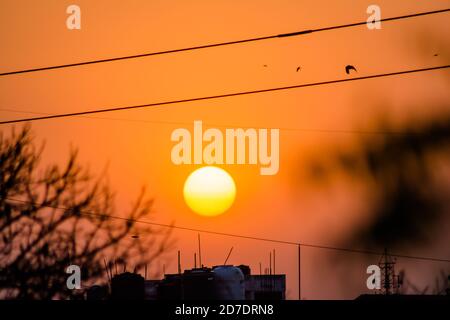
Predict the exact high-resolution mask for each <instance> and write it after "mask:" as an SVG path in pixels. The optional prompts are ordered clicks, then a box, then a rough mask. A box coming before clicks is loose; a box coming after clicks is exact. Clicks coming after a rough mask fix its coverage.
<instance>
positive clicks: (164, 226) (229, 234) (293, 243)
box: [4, 198, 450, 262]
mask: <svg viewBox="0 0 450 320" xmlns="http://www.w3.org/2000/svg"><path fill="white" fill-rule="evenodd" d="M4 199H6V200H10V201H15V202H21V203H26V204H32V205H36V206H41V207H46V208H52V209H57V210H63V211H71V209H68V208H64V207H59V206H51V205H44V204H39V203H35V202H31V201H25V200H20V199H14V198H4ZM80 214H82V215H85V216H91V217H96V218H101V219H104V218H111V219H115V220H122V221H129V222H134V223H142V224H147V225H152V226H158V227H163V228H172V229H178V230H185V231H192V232H197V233H205V234H212V235H218V236H226V237H233V238H241V239H247V240H256V241H264V242H271V243H278V244H285V245H294V246H302V247H309V248H315V249H324V250H333V251H341V252H349V253H359V254H367V255H377V256H381V255H383V253H382V252H376V251H369V250H357V249H350V248H340V247H332V246H323V245H316V244H310V243H302V242H294V241H285V240H277V239H269V238H262V237H256V236H246V235H240V234H233V233H225V232H218V231H211V230H204V229H197V228H189V227H182V226H175V225H173V224H164V223H157V222H150V221H145V220H137V219H130V218H124V217H118V216H113V215H106V214H99V213H93V212H89V211H80ZM389 255H390V256H393V257H398V258H405V259H414V260H425V261H434V262H450V259H443V258H435V257H423V256H412V255H404V254H389Z"/></svg>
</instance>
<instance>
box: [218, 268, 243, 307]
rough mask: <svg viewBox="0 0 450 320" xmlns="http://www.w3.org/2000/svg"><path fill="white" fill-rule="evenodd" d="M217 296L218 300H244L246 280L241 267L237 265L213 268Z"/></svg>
mask: <svg viewBox="0 0 450 320" xmlns="http://www.w3.org/2000/svg"><path fill="white" fill-rule="evenodd" d="M213 273H214V289H215V296H216V298H217V299H218V300H244V299H245V282H244V274H243V273H242V271H241V269H239V268H238V267H235V266H217V267H214V268H213Z"/></svg>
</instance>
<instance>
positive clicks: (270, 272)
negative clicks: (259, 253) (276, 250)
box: [269, 252, 272, 275]
mask: <svg viewBox="0 0 450 320" xmlns="http://www.w3.org/2000/svg"><path fill="white" fill-rule="evenodd" d="M269 275H272V252H269Z"/></svg>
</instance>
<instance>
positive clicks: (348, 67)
mask: <svg viewBox="0 0 450 320" xmlns="http://www.w3.org/2000/svg"><path fill="white" fill-rule="evenodd" d="M352 70H354V71H355V72H358V71H357V70H356V68H355V67H354V66H352V65H347V66H346V67H345V73H347V74H350V71H352Z"/></svg>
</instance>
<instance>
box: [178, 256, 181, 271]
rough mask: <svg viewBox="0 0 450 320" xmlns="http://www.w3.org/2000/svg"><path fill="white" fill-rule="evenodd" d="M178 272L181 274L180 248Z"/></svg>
mask: <svg viewBox="0 0 450 320" xmlns="http://www.w3.org/2000/svg"><path fill="white" fill-rule="evenodd" d="M178 274H181V254H180V250H178Z"/></svg>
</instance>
